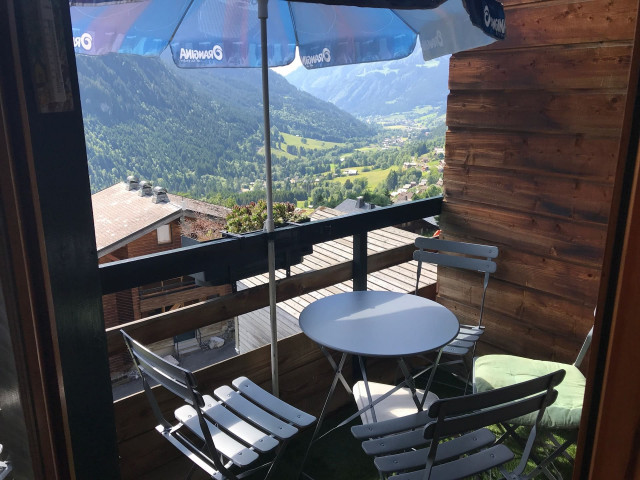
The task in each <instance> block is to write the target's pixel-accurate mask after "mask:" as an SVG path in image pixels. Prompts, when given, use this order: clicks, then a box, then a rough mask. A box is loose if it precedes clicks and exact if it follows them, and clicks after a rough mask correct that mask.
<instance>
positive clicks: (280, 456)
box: [264, 440, 289, 480]
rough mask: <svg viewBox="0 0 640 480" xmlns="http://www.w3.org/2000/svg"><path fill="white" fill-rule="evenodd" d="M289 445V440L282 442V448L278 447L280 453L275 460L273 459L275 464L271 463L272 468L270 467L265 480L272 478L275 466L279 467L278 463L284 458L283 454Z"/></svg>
mask: <svg viewBox="0 0 640 480" xmlns="http://www.w3.org/2000/svg"><path fill="white" fill-rule="evenodd" d="M288 443H289V440H287V441H285V442H282V443H281V444H280V447H278V451H277V453H276V456H275V458H274V459H273V462H271V466H270V467H269V471H267V474H266V475H265V477H264V480H269V477H270V476H271V474H272V473H273V471H274V469H275V466H276V465H277V463H278V462H279V461H280V459H281V458H282V454H283V453H284V450H285V448H286V447H287V444H288Z"/></svg>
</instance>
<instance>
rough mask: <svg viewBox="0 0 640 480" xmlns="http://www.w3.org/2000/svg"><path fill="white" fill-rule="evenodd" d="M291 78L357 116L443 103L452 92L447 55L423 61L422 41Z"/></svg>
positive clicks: (301, 70)
mask: <svg viewBox="0 0 640 480" xmlns="http://www.w3.org/2000/svg"><path fill="white" fill-rule="evenodd" d="M286 79H287V81H288V82H290V83H291V84H293V85H295V86H296V87H298V88H299V89H301V90H303V91H305V92H307V93H310V94H311V95H313V96H314V97H317V98H320V99H322V100H325V101H327V102H331V103H333V104H334V105H336V106H337V107H339V108H341V109H342V110H345V111H347V112H349V113H351V114H353V115H356V116H358V117H361V118H364V117H370V116H376V115H390V114H395V113H401V112H409V111H411V110H413V109H415V108H420V107H424V106H427V105H429V106H433V107H444V105H445V104H446V100H447V95H448V94H449V87H448V81H449V57H448V56H447V57H442V58H439V59H437V60H430V61H428V62H425V61H424V60H423V59H422V51H421V50H420V47H416V50H415V51H414V52H413V53H412V54H411V55H410V56H409V57H406V58H403V59H399V60H393V61H388V62H376V63H364V64H359V65H345V66H341V67H331V68H318V69H315V70H307V69H306V68H304V67H299V68H298V69H296V70H294V71H293V72H291V73H289V74H288V75H287V76H286Z"/></svg>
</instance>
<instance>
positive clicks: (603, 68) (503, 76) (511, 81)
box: [449, 17, 631, 93]
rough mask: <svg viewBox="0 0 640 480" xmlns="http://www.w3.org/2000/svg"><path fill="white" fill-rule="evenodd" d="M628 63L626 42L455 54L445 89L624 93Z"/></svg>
mask: <svg viewBox="0 0 640 480" xmlns="http://www.w3.org/2000/svg"><path fill="white" fill-rule="evenodd" d="M507 18H508V17H507ZM509 34H510V32H509ZM541 57H542V58H541ZM630 61H631V44H630V43H626V42H625V43H624V44H610V45H607V44H605V45H600V44H587V45H584V44H578V45H552V46H546V47H534V48H520V49H517V50H504V51H487V50H483V51H475V50H474V51H468V52H460V53H457V54H455V55H453V56H452V57H451V60H450V61H449V72H450V80H449V88H450V89H451V90H500V91H502V90H516V91H521V90H541V89H544V90H546V91H564V90H577V89H580V90H601V89H607V90H612V91H618V92H620V93H624V92H625V91H626V86H627V78H628V75H629V65H630Z"/></svg>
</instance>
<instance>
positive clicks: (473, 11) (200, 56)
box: [69, 0, 505, 395]
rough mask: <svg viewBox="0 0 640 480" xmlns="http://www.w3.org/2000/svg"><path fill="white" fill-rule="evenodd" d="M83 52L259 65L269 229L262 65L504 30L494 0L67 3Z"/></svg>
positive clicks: (495, 35) (439, 50) (436, 45)
mask: <svg viewBox="0 0 640 480" xmlns="http://www.w3.org/2000/svg"><path fill="white" fill-rule="evenodd" d="M69 4H70V7H71V23H72V27H73V45H74V48H75V52H76V53H77V54H82V55H105V54H108V53H123V54H134V55H146V56H157V55H160V54H161V53H162V52H163V51H164V50H165V49H166V48H167V46H169V45H170V46H171V53H172V56H173V61H174V63H175V64H176V65H177V66H178V67H181V68H208V67H261V68H262V93H263V112H264V146H265V171H266V190H267V221H266V222H265V230H266V231H267V232H273V229H274V223H273V200H272V198H273V195H272V177H271V137H270V131H271V128H270V120H269V83H268V79H269V77H268V68H269V67H276V66H284V65H288V64H290V63H291V62H293V60H294V58H295V53H296V47H298V49H299V55H300V59H301V61H302V64H303V65H304V66H305V67H306V68H308V69H313V68H323V67H330V66H336V65H349V64H356V63H364V62H376V61H383V60H393V59H398V58H404V57H407V56H408V55H410V54H411V53H412V52H413V50H414V48H415V46H416V43H417V41H418V39H419V41H420V45H421V48H422V53H423V57H424V59H425V60H429V59H432V58H437V57H440V56H442V55H446V54H450V53H455V52H459V51H462V50H467V49H470V48H475V47H480V46H484V45H488V44H489V43H492V42H494V41H495V40H498V39H503V38H504V36H505V18H504V10H503V8H502V4H500V3H498V2H497V0H319V1H318V2H315V1H312V0H296V1H285V0H270V1H268V0H120V1H118V0H70V2H69ZM267 245H268V251H267V255H268V264H269V306H270V315H271V371H272V389H273V393H274V395H278V353H277V339H278V336H277V320H276V278H275V246H274V243H273V240H272V239H269V241H268V244H267Z"/></svg>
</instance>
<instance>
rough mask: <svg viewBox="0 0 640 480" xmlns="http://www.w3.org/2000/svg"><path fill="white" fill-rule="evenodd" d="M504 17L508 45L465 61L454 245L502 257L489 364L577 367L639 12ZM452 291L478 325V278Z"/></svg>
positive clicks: (450, 191)
mask: <svg viewBox="0 0 640 480" xmlns="http://www.w3.org/2000/svg"><path fill="white" fill-rule="evenodd" d="M504 7H505V12H506V18H507V40H505V41H503V42H497V43H495V44H493V45H490V46H488V47H486V48H482V49H476V50H473V51H470V52H463V53H459V54H456V55H454V56H452V57H451V61H450V72H449V87H450V95H449V99H448V108H447V125H448V128H449V130H448V132H447V139H446V156H445V158H446V167H445V171H444V189H445V202H444V204H443V208H442V215H441V217H440V221H441V227H442V230H443V238H447V239H454V240H462V241H473V242H478V243H488V244H495V245H497V246H499V247H500V256H499V258H498V270H497V272H496V274H495V275H494V276H493V278H492V280H491V283H490V286H489V292H488V295H487V300H486V308H487V311H486V316H485V322H486V325H487V334H486V335H485V336H483V339H484V342H483V344H482V345H481V346H480V347H479V348H480V350H479V353H488V352H510V353H515V354H518V355H526V356H530V357H535V358H544V359H554V360H559V361H570V360H572V359H574V358H575V355H576V353H577V351H578V349H579V347H580V344H581V342H582V340H583V339H584V336H585V334H586V332H587V330H588V329H589V328H590V325H591V323H592V321H593V309H594V306H595V303H596V296H597V291H598V290H597V289H598V284H599V275H600V267H601V263H602V256H603V251H604V245H605V237H606V223H607V217H608V212H609V207H610V202H611V195H612V187H613V179H614V173H615V171H614V170H615V163H616V159H617V154H618V143H619V136H620V132H621V126H622V119H623V108H624V103H625V93H626V88H627V82H628V76H629V64H630V59H631V49H632V42H633V35H634V25H635V21H636V15H637V9H638V4H637V1H635V0H611V1H608V2H600V1H593V0H588V1H566V0H562V1H557V0H552V1H544V0H543V1H535V0H534V1H526V0H504ZM438 278H439V299H440V301H441V302H442V303H444V304H446V305H447V306H449V307H450V308H452V309H454V311H456V313H457V314H459V315H460V318H461V320H466V321H471V322H473V321H475V312H476V310H475V309H473V308H472V307H471V305H474V304H475V302H476V301H477V300H478V288H476V287H474V288H470V287H469V283H468V282H469V280H471V277H469V276H466V275H461V274H459V273H457V272H452V271H450V270H449V271H448V270H444V269H443V270H440V271H439V275H438Z"/></svg>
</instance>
